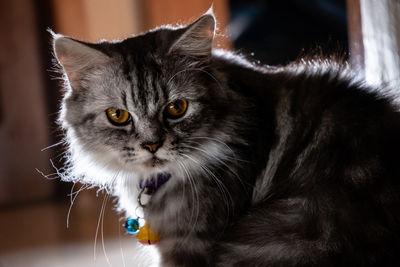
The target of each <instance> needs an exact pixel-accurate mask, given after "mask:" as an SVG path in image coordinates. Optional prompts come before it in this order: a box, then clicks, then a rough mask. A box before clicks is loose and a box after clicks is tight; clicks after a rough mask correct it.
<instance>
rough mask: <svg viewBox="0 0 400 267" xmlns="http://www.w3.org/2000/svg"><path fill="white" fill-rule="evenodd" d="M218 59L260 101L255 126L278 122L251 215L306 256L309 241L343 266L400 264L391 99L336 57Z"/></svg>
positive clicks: (397, 144)
mask: <svg viewBox="0 0 400 267" xmlns="http://www.w3.org/2000/svg"><path fill="white" fill-rule="evenodd" d="M220 60H221V61H223V62H224V63H220V64H221V66H224V67H220V69H222V70H223V71H225V73H226V75H227V77H228V78H227V81H228V84H230V88H232V90H235V91H236V92H239V93H240V94H242V95H244V96H245V97H247V98H248V99H250V100H249V101H251V102H253V103H255V105H254V106H258V107H261V108H258V109H257V110H256V111H255V113H254V114H253V116H258V118H259V121H258V124H259V125H268V124H271V125H273V127H271V131H272V132H273V133H272V134H271V135H268V134H264V133H261V135H263V134H264V136H272V139H273V140H272V144H271V146H270V147H268V148H267V149H266V150H265V153H266V158H267V161H266V165H265V166H263V169H262V171H261V172H260V175H259V176H258V177H257V180H256V183H255V186H254V188H255V189H254V192H253V196H252V207H251V211H252V212H254V213H257V214H263V216H267V215H266V214H274V220H277V221H276V222H275V223H269V224H267V223H265V222H263V221H262V220H260V221H259V222H258V223H259V224H257V227H259V228H258V229H259V230H260V231H261V232H263V234H264V235H265V236H268V235H269V233H271V232H279V233H280V235H281V236H282V238H284V237H287V238H289V237H290V234H294V233H295V234H296V235H297V237H298V238H299V240H301V241H300V242H299V244H298V245H297V246H296V249H295V251H296V253H298V255H301V256H299V257H303V258H307V257H310V258H311V257H312V255H311V254H310V255H309V253H311V252H309V251H311V250H308V249H306V247H307V246H308V245H309V244H310V242H312V243H313V244H319V245H317V246H316V247H315V249H316V251H318V253H321V255H324V254H325V253H328V254H326V257H332V258H331V259H332V260H334V261H336V262H337V263H342V265H343V266H344V265H356V266H361V265H362V266H375V264H378V263H379V264H383V265H382V266H391V265H390V264H394V263H395V262H396V264H397V263H399V262H398V260H397V259H396V256H395V252H396V251H397V249H399V248H400V231H399V230H398V225H399V224H400V182H399V181H400V164H398V157H397V154H398V151H399V149H400V140H399V137H400V115H399V112H398V109H397V107H396V106H395V105H394V104H393V101H392V100H393V98H391V97H389V96H388V95H386V94H385V92H384V89H382V88H370V87H368V86H366V85H364V84H363V83H362V82H359V81H357V80H356V79H354V75H353V74H352V73H351V70H350V69H349V68H348V67H347V66H345V65H341V64H340V63H337V62H333V61H324V60H321V61H313V62H300V63H299V62H297V63H294V64H292V65H289V66H286V67H278V68H269V67H265V68H264V67H258V66H252V65H251V64H248V65H246V64H245V63H243V62H240V61H238V60H237V59H236V58H234V59H229V58H226V57H224V56H223V57H222V59H220ZM264 110H268V112H264ZM265 129H266V130H268V129H269V128H268V127H265ZM259 216H261V215H259ZM289 219H290V220H289ZM251 220H256V218H254V217H252V219H251ZM247 223H250V222H247ZM282 229H286V230H284V231H283V230H282ZM288 229H290V230H288ZM310 233H312V235H310ZM263 234H261V235H263ZM268 242H269V241H268ZM274 242H275V241H274ZM274 242H272V241H271V245H273V244H275V243H274ZM366 244H367V245H366ZM288 249H289V247H288ZM290 249H294V248H293V247H290ZM314 253H315V252H314ZM328 255H329V256H328ZM324 257H325V256H324ZM360 264H361V265H360ZM379 264H378V265H379ZM385 264H386V265H385ZM396 264H395V265H396ZM339 265H340V264H339Z"/></svg>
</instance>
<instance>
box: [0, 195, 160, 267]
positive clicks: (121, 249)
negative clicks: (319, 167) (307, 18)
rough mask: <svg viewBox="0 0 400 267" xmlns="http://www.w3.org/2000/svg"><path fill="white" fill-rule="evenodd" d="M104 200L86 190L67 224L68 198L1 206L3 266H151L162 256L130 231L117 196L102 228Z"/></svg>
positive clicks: (108, 204) (0, 254)
mask: <svg viewBox="0 0 400 267" xmlns="http://www.w3.org/2000/svg"><path fill="white" fill-rule="evenodd" d="M103 200H104V195H103V194H101V193H100V194H99V195H98V196H96V191H95V190H90V191H82V192H81V193H80V194H79V196H78V197H77V198H76V201H75V203H74V205H73V206H72V208H71V212H70V216H69V227H68V228H67V216H68V210H69V208H70V203H69V199H66V200H65V201H64V202H61V203H52V202H44V203H37V204H32V205H29V206H24V207H20V208H13V209H7V210H0V267H26V266H41V267H47V266H125V265H126V266H152V264H150V263H148V260H149V259H151V262H156V261H157V260H158V258H157V255H154V252H153V251H152V250H153V248H149V249H150V251H146V248H142V247H143V246H141V245H138V244H137V242H136V239H135V238H134V237H133V236H130V235H129V234H127V233H126V232H125V230H124V228H123V222H122V221H121V219H120V216H119V215H118V214H117V213H116V212H115V211H114V210H113V200H112V199H111V200H110V199H109V200H108V201H107V202H106V206H105V209H104V211H105V212H104V218H103V220H100V224H99V229H98V230H97V225H98V222H99V216H100V213H101V208H102V204H103ZM102 229H103V231H102ZM96 232H97V240H96V241H95V238H96ZM103 243H104V246H103ZM95 244H96V246H95ZM95 247H96V252H95ZM146 253H147V254H146ZM148 253H153V254H151V256H150V257H149V256H148V255H149V254H148ZM138 254H139V255H138ZM95 255H96V256H95ZM106 255H107V256H106ZM144 255H147V256H146V258H147V261H146V260H143V259H142V258H143V256H144ZM139 258H140V259H141V260H139ZM145 262H147V263H146V264H145ZM55 263H57V264H55Z"/></svg>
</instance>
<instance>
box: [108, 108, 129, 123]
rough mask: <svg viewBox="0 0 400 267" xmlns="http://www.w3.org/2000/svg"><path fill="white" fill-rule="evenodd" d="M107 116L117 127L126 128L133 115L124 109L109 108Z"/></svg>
mask: <svg viewBox="0 0 400 267" xmlns="http://www.w3.org/2000/svg"><path fill="white" fill-rule="evenodd" d="M106 114H107V118H108V120H109V121H110V122H111V123H112V124H114V125H116V126H124V125H126V124H128V123H129V122H130V120H131V114H129V112H128V111H126V110H123V109H116V108H108V109H107V110H106Z"/></svg>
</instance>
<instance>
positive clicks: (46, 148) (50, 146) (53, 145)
mask: <svg viewBox="0 0 400 267" xmlns="http://www.w3.org/2000/svg"><path fill="white" fill-rule="evenodd" d="M65 143H66V141H65V140H62V141H60V142H58V143H55V144H52V145H49V146H47V147H45V148H42V149H41V150H40V151H42V152H43V151H46V150H48V149H50V148H52V147H56V146H59V145H61V144H65Z"/></svg>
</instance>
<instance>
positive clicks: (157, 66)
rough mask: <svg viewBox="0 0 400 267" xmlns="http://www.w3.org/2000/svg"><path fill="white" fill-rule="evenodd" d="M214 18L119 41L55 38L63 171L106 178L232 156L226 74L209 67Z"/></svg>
mask: <svg viewBox="0 0 400 267" xmlns="http://www.w3.org/2000/svg"><path fill="white" fill-rule="evenodd" d="M214 30H215V19H214V16H213V15H212V14H210V13H207V14H205V15H203V16H202V17H200V18H199V19H198V20H197V21H195V22H194V23H192V24H190V25H188V26H186V27H181V28H170V27H162V28H158V29H156V30H153V31H150V32H148V33H145V34H142V35H139V36H136V37H132V38H129V39H126V40H123V41H118V42H105V41H104V42H101V43H96V44H92V43H85V42H81V41H77V40H74V39H72V38H69V37H64V36H61V35H54V52H55V55H56V58H57V60H58V63H59V64H60V66H61V67H62V72H63V74H64V78H65V79H64V80H65V88H66V92H65V96H64V99H63V102H62V108H61V112H60V118H59V120H60V123H61V125H62V127H63V128H64V129H65V130H66V136H67V141H68V143H69V146H70V167H71V168H70V171H71V172H70V173H67V176H66V178H67V179H70V180H71V179H72V180H75V181H77V180H79V181H81V182H84V183H91V184H95V185H105V184H107V183H111V182H112V180H113V179H116V177H117V176H118V175H119V174H121V175H122V174H123V175H126V174H129V173H136V174H138V173H139V174H140V175H144V176H145V175H146V174H151V173H156V172H163V171H168V172H173V171H181V172H193V171H196V170H202V167H201V166H200V165H202V164H205V163H206V162H207V161H210V162H215V163H217V162H219V161H224V160H226V158H228V157H229V156H232V155H231V150H230V149H229V148H228V147H227V145H226V143H227V142H230V139H231V137H230V136H231V133H232V131H233V130H234V128H235V127H234V124H235V122H234V119H232V118H230V117H229V116H230V115H229V112H228V109H229V108H228V106H230V103H229V96H228V93H227V91H226V89H225V88H224V81H223V80H222V78H221V77H218V73H217V72H216V71H214V70H213V69H211V68H210V62H211V60H212V54H211V50H212V41H213V37H214Z"/></svg>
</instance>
